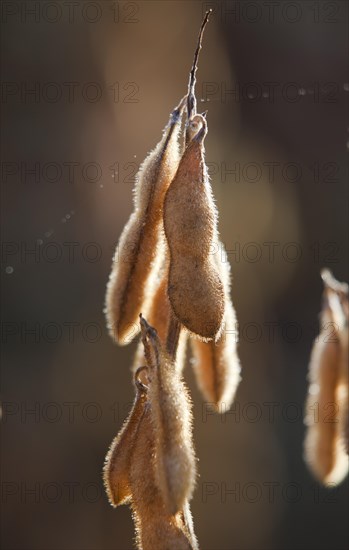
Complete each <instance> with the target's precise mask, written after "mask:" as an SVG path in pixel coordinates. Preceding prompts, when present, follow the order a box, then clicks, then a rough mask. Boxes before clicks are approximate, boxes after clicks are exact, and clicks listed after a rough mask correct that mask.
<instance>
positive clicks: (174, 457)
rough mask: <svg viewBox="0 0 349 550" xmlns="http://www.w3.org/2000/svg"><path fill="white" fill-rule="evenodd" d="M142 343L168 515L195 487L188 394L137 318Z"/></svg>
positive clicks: (159, 479) (159, 481)
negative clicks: (147, 370)
mask: <svg viewBox="0 0 349 550" xmlns="http://www.w3.org/2000/svg"><path fill="white" fill-rule="evenodd" d="M141 330H142V341H143V345H144V349H145V357H146V362H147V365H148V367H149V378H150V384H149V401H150V404H151V418H152V425H153V428H154V431H155V433H156V439H155V464H156V468H155V475H156V482H157V487H158V488H159V490H160V492H161V494H162V497H163V499H164V502H165V506H166V509H167V510H168V512H169V513H171V514H172V515H173V514H176V513H177V512H178V511H180V510H182V509H183V506H184V504H185V502H186V501H189V500H190V498H191V496H192V493H193V490H194V486H195V478H196V464H195V454H194V448H193V442H192V416H191V402H190V399H189V394H188V391H187V389H186V387H185V385H184V382H183V380H182V378H181V376H180V373H179V372H178V370H177V369H176V367H175V364H174V363H173V362H172V360H171V359H170V357H169V356H168V355H167V353H166V352H165V351H164V348H163V346H162V345H161V342H160V340H159V337H158V335H157V333H156V331H155V330H154V329H153V328H152V327H151V326H150V325H148V323H147V322H146V321H145V319H143V318H141Z"/></svg>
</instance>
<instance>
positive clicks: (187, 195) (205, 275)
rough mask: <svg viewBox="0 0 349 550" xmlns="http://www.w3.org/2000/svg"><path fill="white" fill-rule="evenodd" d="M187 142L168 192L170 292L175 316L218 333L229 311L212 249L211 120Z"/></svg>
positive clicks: (202, 331) (203, 331)
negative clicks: (208, 142) (208, 158)
mask: <svg viewBox="0 0 349 550" xmlns="http://www.w3.org/2000/svg"><path fill="white" fill-rule="evenodd" d="M194 118H195V122H197V121H199V122H200V125H201V127H200V130H199V131H198V132H197V134H196V135H194V137H193V138H192V140H191V141H190V143H189V144H188V145H187V147H186V149H185V151H184V153H183V156H182V158H181V161H180V163H179V166H178V170H177V172H176V175H175V177H174V179H173V181H172V183H171V185H170V187H169V189H168V191H167V193H166V196H165V202H164V228H165V235H166V239H167V243H168V246H169V250H170V270H169V280H168V296H169V299H170V303H171V306H172V309H173V312H174V315H175V317H176V318H177V319H178V321H179V322H180V323H182V324H183V325H184V327H186V328H187V329H188V330H189V331H190V332H192V333H194V334H195V335H198V336H199V337H201V338H203V339H206V340H210V339H215V338H217V337H218V335H219V332H220V330H221V327H222V321H223V315H224V291H223V285H222V281H221V279H220V276H219V273H218V271H217V268H216V266H215V264H214V262H213V260H212V257H211V256H212V255H211V248H212V243H213V239H214V236H215V235H216V225H217V212H216V208H215V205H214V202H213V197H212V191H211V186H210V184H209V181H208V175H207V169H206V165H205V159H204V146H203V141H204V138H205V136H206V133H207V124H206V120H205V119H204V117H203V116H202V115H195V117H194Z"/></svg>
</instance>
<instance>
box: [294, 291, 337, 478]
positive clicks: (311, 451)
mask: <svg viewBox="0 0 349 550" xmlns="http://www.w3.org/2000/svg"><path fill="white" fill-rule="evenodd" d="M321 320H322V329H321V332H320V335H319V337H318V339H317V341H316V342H315V343H314V346H313V350H312V354H311V359H310V366H309V382H310V385H309V392H308V398H307V402H306V417H305V423H306V425H307V433H306V438H305V443H304V451H305V460H306V462H307V463H308V465H309V467H310V469H311V470H312V472H313V474H314V476H315V477H316V478H318V479H319V481H321V482H322V483H324V484H328V483H331V484H338V483H340V482H341V481H342V480H343V479H344V477H345V476H346V474H347V472H348V457H347V455H346V452H345V448H344V441H343V430H342V427H341V421H340V418H341V416H342V413H343V406H342V405H343V404H342V403H341V398H340V395H339V391H340V385H339V382H340V377H341V366H340V362H341V349H340V343H339V339H338V332H337V327H336V325H335V323H334V322H333V315H332V312H331V310H330V308H329V305H328V300H327V296H326V295H325V303H324V309H323V312H322V316H321Z"/></svg>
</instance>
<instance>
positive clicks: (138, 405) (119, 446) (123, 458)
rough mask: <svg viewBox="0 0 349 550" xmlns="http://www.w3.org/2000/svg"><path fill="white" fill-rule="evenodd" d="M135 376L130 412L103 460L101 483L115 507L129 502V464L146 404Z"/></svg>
mask: <svg viewBox="0 0 349 550" xmlns="http://www.w3.org/2000/svg"><path fill="white" fill-rule="evenodd" d="M138 376H139V370H138V372H137V373H136V374H135V380H136V387H137V393H136V398H135V401H134V404H133V407H132V410H131V412H130V414H129V416H128V418H127V420H126V421H125V423H124V426H123V427H122V429H121V431H120V432H119V434H118V435H117V436H116V437H115V439H114V440H113V442H112V444H111V446H110V449H109V451H108V454H107V456H106V459H105V464H104V468H103V481H104V486H105V489H106V492H107V495H108V499H109V502H110V504H111V505H112V506H114V507H116V506H119V505H121V504H127V503H129V502H130V501H131V498H132V490H131V486H130V479H129V473H130V464H131V458H132V454H133V449H134V444H135V438H136V436H137V431H138V425H139V422H140V420H141V418H142V416H143V415H144V410H145V404H146V399H147V398H146V390H145V386H144V385H143V384H142V383H141V382H140V381H139V378H138Z"/></svg>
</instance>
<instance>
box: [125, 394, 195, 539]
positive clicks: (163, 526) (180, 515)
mask: <svg viewBox="0 0 349 550" xmlns="http://www.w3.org/2000/svg"><path fill="white" fill-rule="evenodd" d="M154 439H155V440H156V432H155V429H154V426H153V422H152V411H151V405H150V404H148V406H147V408H146V410H145V414H144V416H143V418H142V420H141V422H140V424H139V429H138V434H137V439H136V443H135V446H134V453H133V459H132V463H131V469H130V482H131V488H132V495H133V497H132V504H131V506H132V511H133V519H134V522H135V526H136V535H137V547H138V548H139V549H142V550H164V548H166V550H196V549H197V548H198V547H197V541H196V538H195V535H194V533H193V531H192V530H191V529H190V525H188V521H186V520H185V516H184V512H183V511H178V512H177V513H175V514H170V513H169V512H168V511H167V510H166V507H165V505H164V501H163V497H162V493H161V491H160V489H159V487H158V485H157V480H156V471H155V468H154V461H155V457H156V445H155V442H154ZM187 507H188V504H187V503H186V504H185V509H186V510H187ZM189 513H190V512H189Z"/></svg>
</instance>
